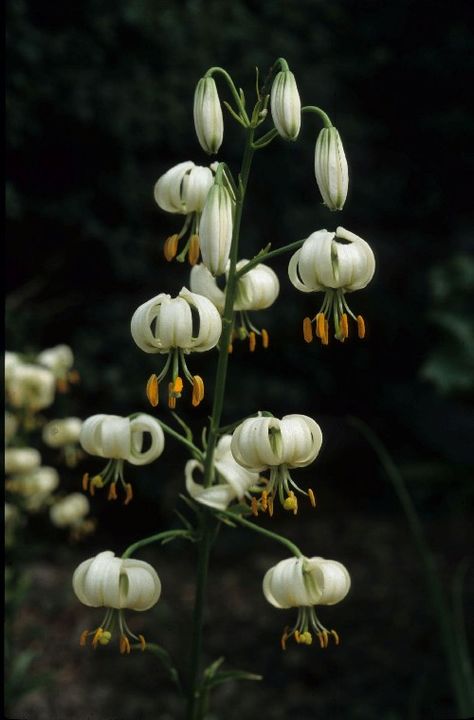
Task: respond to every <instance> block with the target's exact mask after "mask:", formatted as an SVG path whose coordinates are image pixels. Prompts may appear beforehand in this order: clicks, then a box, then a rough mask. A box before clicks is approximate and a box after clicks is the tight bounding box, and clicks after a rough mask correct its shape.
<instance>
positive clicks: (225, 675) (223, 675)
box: [204, 670, 263, 688]
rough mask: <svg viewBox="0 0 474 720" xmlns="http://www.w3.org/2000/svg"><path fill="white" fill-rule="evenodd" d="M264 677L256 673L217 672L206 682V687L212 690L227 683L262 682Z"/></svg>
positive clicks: (243, 671) (237, 671)
mask: <svg viewBox="0 0 474 720" xmlns="http://www.w3.org/2000/svg"><path fill="white" fill-rule="evenodd" d="M262 679H263V678H262V675H256V674H255V673H250V672H246V671H245V670H226V671H223V672H217V673H215V675H214V676H213V677H211V678H206V679H205V680H204V687H206V688H211V687H215V686H216V685H222V683H225V682H232V681H234V680H262Z"/></svg>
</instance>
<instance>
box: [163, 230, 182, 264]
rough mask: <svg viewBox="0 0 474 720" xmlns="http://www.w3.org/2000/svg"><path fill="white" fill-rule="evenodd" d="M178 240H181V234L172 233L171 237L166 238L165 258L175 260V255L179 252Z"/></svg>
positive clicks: (164, 246)
mask: <svg viewBox="0 0 474 720" xmlns="http://www.w3.org/2000/svg"><path fill="white" fill-rule="evenodd" d="M178 241H179V235H177V234H175V235H170V237H169V238H166V240H165V244H164V245H163V255H164V256H165V258H166V259H167V260H168V262H170V261H171V260H173V258H174V257H176V253H177V252H178Z"/></svg>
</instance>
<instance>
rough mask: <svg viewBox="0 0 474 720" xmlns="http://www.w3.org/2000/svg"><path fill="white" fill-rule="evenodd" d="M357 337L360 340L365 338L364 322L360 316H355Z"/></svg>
mask: <svg viewBox="0 0 474 720" xmlns="http://www.w3.org/2000/svg"><path fill="white" fill-rule="evenodd" d="M357 335H358V337H359V339H360V340H362V339H363V338H365V321H364V318H363V317H362V315H357Z"/></svg>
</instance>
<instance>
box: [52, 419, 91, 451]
mask: <svg viewBox="0 0 474 720" xmlns="http://www.w3.org/2000/svg"><path fill="white" fill-rule="evenodd" d="M81 428H82V420H80V419H79V418H77V417H70V418H63V419H61V420H51V421H50V422H49V423H47V424H46V425H45V426H44V428H43V442H44V444H45V445H48V447H52V448H59V447H64V446H65V445H73V444H74V443H77V442H79V435H80V433H81Z"/></svg>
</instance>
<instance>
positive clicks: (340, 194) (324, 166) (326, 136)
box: [314, 127, 349, 210]
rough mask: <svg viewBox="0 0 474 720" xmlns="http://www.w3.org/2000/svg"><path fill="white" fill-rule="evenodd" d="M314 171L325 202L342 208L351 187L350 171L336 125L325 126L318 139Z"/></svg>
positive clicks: (337, 208) (330, 207) (339, 208)
mask: <svg viewBox="0 0 474 720" xmlns="http://www.w3.org/2000/svg"><path fill="white" fill-rule="evenodd" d="M314 172H315V175H316V182H317V183H318V188H319V192H320V193H321V195H322V198H323V200H324V204H325V205H326V206H327V207H328V208H329V209H330V210H342V208H343V207H344V203H345V202H346V197H347V191H348V188H349V171H348V168H347V160H346V155H345V153H344V148H343V146H342V140H341V137H340V135H339V133H338V131H337V130H336V128H335V127H330V128H323V129H322V130H321V132H320V133H319V135H318V139H317V141H316V149H315V153H314Z"/></svg>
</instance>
